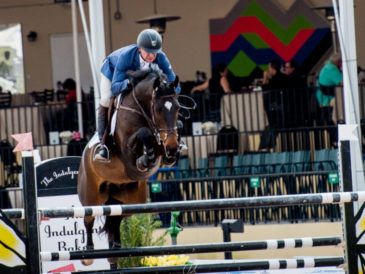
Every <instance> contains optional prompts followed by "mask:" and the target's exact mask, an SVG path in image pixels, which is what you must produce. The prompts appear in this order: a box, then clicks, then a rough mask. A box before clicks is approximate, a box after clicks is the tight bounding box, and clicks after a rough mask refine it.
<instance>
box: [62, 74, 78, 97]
mask: <svg viewBox="0 0 365 274" xmlns="http://www.w3.org/2000/svg"><path fill="white" fill-rule="evenodd" d="M62 86H63V90H64V91H66V92H67V93H66V97H65V100H66V103H75V102H76V99H77V96H76V82H75V81H74V80H73V79H71V78H67V79H66V80H65V82H63V84H62Z"/></svg>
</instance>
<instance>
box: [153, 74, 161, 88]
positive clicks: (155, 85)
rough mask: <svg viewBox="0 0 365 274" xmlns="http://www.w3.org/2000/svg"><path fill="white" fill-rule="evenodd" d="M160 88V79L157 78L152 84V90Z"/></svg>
mask: <svg viewBox="0 0 365 274" xmlns="http://www.w3.org/2000/svg"><path fill="white" fill-rule="evenodd" d="M159 86H160V78H159V77H157V78H156V79H155V81H154V82H153V89H156V88H158V87H159Z"/></svg>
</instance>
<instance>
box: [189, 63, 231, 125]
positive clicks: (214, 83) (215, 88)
mask: <svg viewBox="0 0 365 274" xmlns="http://www.w3.org/2000/svg"><path fill="white" fill-rule="evenodd" d="M230 79H231V76H230V74H229V72H228V69H227V66H226V65H224V64H218V65H217V66H216V67H215V68H214V69H213V71H212V77H211V78H210V79H209V80H206V81H205V82H203V83H202V84H200V85H197V86H195V87H194V88H193V89H192V90H191V93H197V92H205V91H207V90H208V91H209V97H208V105H209V110H208V113H209V114H210V115H211V117H210V118H211V120H213V121H217V122H219V121H220V101H221V98H222V96H223V95H224V94H228V93H231V92H232V91H231V85H230Z"/></svg>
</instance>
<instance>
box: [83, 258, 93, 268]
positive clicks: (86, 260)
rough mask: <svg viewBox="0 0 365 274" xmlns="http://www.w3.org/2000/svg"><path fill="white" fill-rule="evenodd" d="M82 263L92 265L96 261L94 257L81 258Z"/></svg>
mask: <svg viewBox="0 0 365 274" xmlns="http://www.w3.org/2000/svg"><path fill="white" fill-rule="evenodd" d="M81 263H82V264H83V265H85V266H88V265H92V264H93V263H94V260H93V259H84V260H81Z"/></svg>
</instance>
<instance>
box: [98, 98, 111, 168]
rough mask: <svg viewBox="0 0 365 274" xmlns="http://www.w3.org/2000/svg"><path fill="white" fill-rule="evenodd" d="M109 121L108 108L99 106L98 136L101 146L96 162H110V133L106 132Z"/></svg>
mask: <svg viewBox="0 0 365 274" xmlns="http://www.w3.org/2000/svg"><path fill="white" fill-rule="evenodd" d="M107 121H108V108H106V107H103V106H102V105H100V106H99V111H98V135H99V140H100V145H99V146H98V147H97V148H96V151H95V156H94V159H95V160H102V161H107V160H109V149H108V147H107V146H106V139H107V135H108V133H107V132H106V127H107V124H108V123H107Z"/></svg>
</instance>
